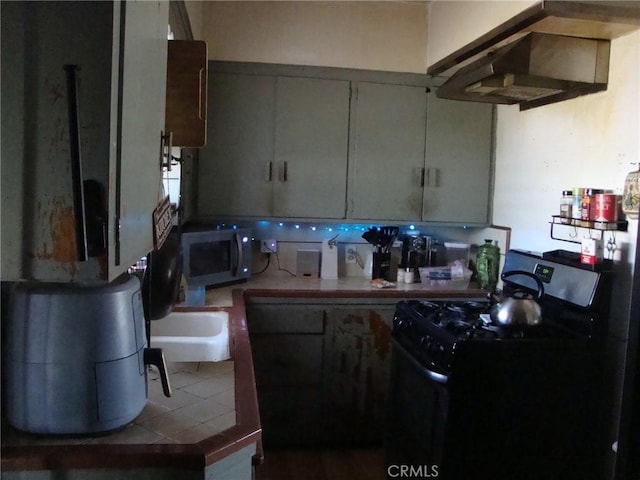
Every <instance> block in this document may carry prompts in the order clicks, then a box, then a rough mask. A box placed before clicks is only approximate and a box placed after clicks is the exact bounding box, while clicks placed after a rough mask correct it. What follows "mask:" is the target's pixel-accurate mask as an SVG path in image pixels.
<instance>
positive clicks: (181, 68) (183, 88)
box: [165, 40, 209, 147]
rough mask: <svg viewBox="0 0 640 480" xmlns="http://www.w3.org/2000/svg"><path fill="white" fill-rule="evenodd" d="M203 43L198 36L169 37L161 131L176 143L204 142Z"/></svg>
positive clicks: (205, 71) (205, 82) (196, 144)
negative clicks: (187, 37)
mask: <svg viewBox="0 0 640 480" xmlns="http://www.w3.org/2000/svg"><path fill="white" fill-rule="evenodd" d="M208 65H209V63H208V60H207V44H206V42H203V41H201V40H169V42H168V49H167V100H166V104H167V107H166V110H165V131H167V132H171V134H172V135H173V139H172V144H173V145H174V146H176V147H203V146H204V145H206V143H207V85H208V71H209V68H208Z"/></svg>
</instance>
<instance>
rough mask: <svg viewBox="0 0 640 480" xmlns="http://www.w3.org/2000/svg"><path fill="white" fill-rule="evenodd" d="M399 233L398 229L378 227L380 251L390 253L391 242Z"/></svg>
mask: <svg viewBox="0 0 640 480" xmlns="http://www.w3.org/2000/svg"><path fill="white" fill-rule="evenodd" d="M399 233H400V229H399V228H398V227H390V226H386V227H380V234H381V242H380V243H381V244H382V249H383V251H384V252H385V253H389V252H390V251H391V246H392V245H393V242H395V241H396V238H398V234H399Z"/></svg>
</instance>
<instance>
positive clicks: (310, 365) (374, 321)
mask: <svg viewBox="0 0 640 480" xmlns="http://www.w3.org/2000/svg"><path fill="white" fill-rule="evenodd" d="M394 309H395V303H390V304H383V305H380V304H375V305H346V304H345V305H344V306H343V305H340V306H338V307H336V306H332V305H326V304H304V305H293V306H292V305H289V304H287V303H276V304H250V305H248V307H247V321H248V326H249V335H250V339H251V348H252V353H253V361H254V369H255V375H256V384H257V389H258V403H259V405H260V418H261V422H262V429H263V441H264V444H265V446H266V447H284V446H300V445H307V446H310V445H331V446H334V445H353V446H355V445H367V444H379V443H380V442H381V441H382V435H383V427H384V419H385V406H386V391H387V388H388V387H387V386H388V378H389V368H390V353H391V348H390V338H391V321H392V318H393V311H394Z"/></svg>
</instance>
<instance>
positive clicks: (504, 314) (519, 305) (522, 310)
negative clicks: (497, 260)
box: [491, 270, 544, 328]
mask: <svg viewBox="0 0 640 480" xmlns="http://www.w3.org/2000/svg"><path fill="white" fill-rule="evenodd" d="M514 275H525V276H528V277H530V278H533V279H534V280H535V281H536V285H537V286H538V292H537V294H536V296H535V299H534V298H532V297H533V296H532V295H531V294H530V293H528V292H525V291H523V290H516V291H515V292H513V294H512V295H511V296H510V297H507V298H506V299H504V300H502V301H500V302H499V303H497V304H496V305H494V306H493V307H492V309H491V320H493V322H494V323H496V324H497V325H500V326H501V327H516V328H518V327H533V326H536V325H539V324H540V323H541V322H542V310H541V308H540V305H539V304H538V301H539V300H540V299H541V298H542V296H543V295H544V286H543V285H542V282H541V281H540V279H539V278H538V277H537V276H536V275H534V274H533V273H531V272H527V271H524V270H512V271H510V272H507V273H503V274H502V276H501V277H500V278H502V280H504V279H506V278H508V277H512V276H514Z"/></svg>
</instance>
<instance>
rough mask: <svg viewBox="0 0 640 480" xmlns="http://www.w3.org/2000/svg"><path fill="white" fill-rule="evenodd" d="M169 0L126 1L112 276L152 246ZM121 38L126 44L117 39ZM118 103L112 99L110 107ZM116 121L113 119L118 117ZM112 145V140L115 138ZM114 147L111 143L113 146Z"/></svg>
mask: <svg viewBox="0 0 640 480" xmlns="http://www.w3.org/2000/svg"><path fill="white" fill-rule="evenodd" d="M168 19H169V5H168V3H167V2H164V1H158V2H126V3H123V4H122V8H121V11H120V18H119V23H120V25H119V28H116V29H115V34H114V46H117V45H119V49H118V50H116V49H115V48H114V53H116V52H117V54H118V56H119V59H118V60H117V61H118V62H119V64H120V66H121V69H119V70H116V69H115V66H114V71H117V72H118V75H119V78H118V81H117V82H114V84H113V85H112V86H113V87H114V88H117V90H115V91H113V92H112V102H113V99H115V109H116V112H117V113H118V115H117V116H116V117H115V119H117V122H119V123H112V135H113V132H115V139H116V142H117V143H116V145H117V146H118V148H116V149H115V150H116V151H115V152H114V153H115V171H114V173H115V175H114V178H116V182H117V184H116V188H115V192H114V193H115V199H114V203H115V214H116V227H115V231H114V232H113V233H114V237H115V245H113V248H115V251H114V252H113V255H111V254H112V252H111V247H110V252H109V253H110V257H111V259H113V264H114V265H115V268H114V269H110V271H109V279H110V280H111V279H113V278H115V277H116V276H118V275H119V274H120V273H122V272H123V271H124V270H125V269H126V268H127V267H128V266H129V265H132V264H134V263H135V262H136V260H137V259H139V258H140V257H141V256H144V255H146V254H147V253H148V252H149V251H151V250H152V249H153V218H152V217H153V216H152V212H153V210H154V208H155V207H156V205H157V204H158V202H159V200H161V199H162V193H161V192H162V189H161V185H162V184H161V168H160V136H161V133H162V131H163V130H164V107H165V85H166V70H167V22H168ZM120 38H123V39H124V43H123V44H119V39H120ZM113 108H114V105H113V103H112V109H113ZM115 121H116V120H114V122H115ZM112 145H113V143H112ZM112 148H113V147H112Z"/></svg>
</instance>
